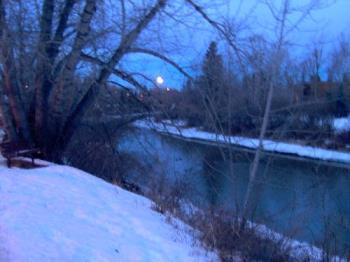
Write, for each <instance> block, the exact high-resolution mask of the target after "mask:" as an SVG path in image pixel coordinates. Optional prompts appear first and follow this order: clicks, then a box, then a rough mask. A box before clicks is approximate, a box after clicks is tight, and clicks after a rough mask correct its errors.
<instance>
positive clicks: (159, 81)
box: [156, 76, 164, 85]
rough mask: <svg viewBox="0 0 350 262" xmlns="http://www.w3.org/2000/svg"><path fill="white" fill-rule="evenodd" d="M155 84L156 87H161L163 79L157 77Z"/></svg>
mask: <svg viewBox="0 0 350 262" xmlns="http://www.w3.org/2000/svg"><path fill="white" fill-rule="evenodd" d="M156 82H157V84H158V85H162V84H163V83H164V78H163V77H161V76H157V78H156Z"/></svg>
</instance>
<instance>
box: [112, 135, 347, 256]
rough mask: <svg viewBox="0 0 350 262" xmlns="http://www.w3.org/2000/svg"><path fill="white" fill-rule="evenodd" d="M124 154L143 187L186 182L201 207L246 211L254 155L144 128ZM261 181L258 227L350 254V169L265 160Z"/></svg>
mask: <svg viewBox="0 0 350 262" xmlns="http://www.w3.org/2000/svg"><path fill="white" fill-rule="evenodd" d="M119 150H120V151H123V152H127V153H129V154H131V155H132V156H134V157H136V158H137V160H138V161H139V162H140V163H141V168H139V170H138V171H137V170H136V168H135V170H133V169H131V170H130V176H131V177H132V180H133V181H134V182H136V183H138V184H139V185H147V184H150V181H151V182H152V183H154V182H157V181H161V180H162V179H163V180H164V179H165V180H166V181H167V183H174V184H175V183H178V182H181V183H183V184H184V185H185V186H186V188H188V189H189V190H188V192H187V194H186V197H187V198H188V199H189V200H190V201H192V202H194V203H195V204H196V205H198V206H200V207H207V206H210V205H214V206H216V207H220V208H224V209H228V210H233V211H237V210H239V207H240V206H241V203H242V199H243V196H244V193H245V191H246V188H247V183H248V176H249V166H250V162H251V160H252V158H253V155H252V154H249V153H246V152H239V151H234V152H231V153H230V152H228V151H227V150H224V151H223V149H221V148H218V147H215V146H206V145H202V144H198V143H194V142H186V141H183V140H180V139H177V138H171V137H168V136H164V135H160V134H157V133H155V132H153V131H149V130H140V129H136V130H135V131H134V132H132V133H128V135H126V136H124V138H123V139H122V141H121V143H120V144H119ZM140 169H141V170H140ZM142 170H144V171H146V170H147V172H141V171H142ZM257 180H258V182H257V186H256V187H255V189H256V190H255V194H254V196H253V201H252V203H253V204H254V212H253V215H252V217H251V219H252V220H253V221H254V222H257V223H262V224H265V225H267V226H268V227H270V228H271V229H273V230H275V231H277V232H280V233H283V234H285V235H287V236H291V237H293V238H295V239H298V240H302V241H307V242H309V243H311V244H314V245H316V246H319V247H324V246H323V244H324V243H325V242H327V243H328V244H329V243H332V246H333V248H336V249H337V250H336V251H337V253H341V254H344V253H345V252H346V251H348V250H350V169H346V168H337V167H330V166H327V165H322V164H317V163H311V162H310V163H309V162H303V161H296V160H287V159H283V158H279V157H267V156H265V157H263V158H262V160H261V162H260V169H259V173H258V176H257Z"/></svg>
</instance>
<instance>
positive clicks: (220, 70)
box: [199, 42, 224, 126]
mask: <svg viewBox="0 0 350 262" xmlns="http://www.w3.org/2000/svg"><path fill="white" fill-rule="evenodd" d="M202 73H203V75H202V77H201V79H200V81H199V82H200V88H201V89H202V95H203V98H204V99H203V101H204V106H205V110H206V112H208V114H207V117H206V118H207V119H206V120H207V123H205V124H206V125H209V126H213V124H214V126H217V124H218V123H217V121H218V120H219V118H220V104H221V102H220V100H221V98H220V96H221V89H222V87H223V84H224V83H223V82H224V80H223V79H224V67H223V62H222V57H221V55H219V53H218V48H217V43H216V42H211V43H210V45H209V48H208V50H207V53H206V55H205V59H204V61H203V67H202Z"/></svg>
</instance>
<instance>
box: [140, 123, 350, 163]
mask: <svg viewBox="0 0 350 262" xmlns="http://www.w3.org/2000/svg"><path fill="white" fill-rule="evenodd" d="M134 125H135V126H137V127H140V128H147V129H153V130H156V131H158V132H161V133H166V134H170V135H173V136H181V137H183V138H188V139H194V140H196V139H197V140H202V141H210V142H219V143H222V144H224V143H227V144H232V145H236V146H241V147H245V148H250V149H255V148H257V147H258V145H259V140H258V139H255V138H249V137H242V136H225V135H219V134H215V133H209V132H206V131H202V130H199V129H197V128H184V127H182V126H177V125H171V124H170V123H169V122H160V123H156V122H154V121H152V120H138V121H136V122H134ZM263 147H264V150H265V151H268V152H277V153H282V154H291V155H297V156H299V157H305V158H312V159H317V160H325V161H332V162H341V163H349V164H350V153H346V152H340V151H335V150H328V149H322V148H318V147H311V146H303V145H298V144H292V143H284V142H278V141H273V140H268V139H265V140H264V142H263Z"/></svg>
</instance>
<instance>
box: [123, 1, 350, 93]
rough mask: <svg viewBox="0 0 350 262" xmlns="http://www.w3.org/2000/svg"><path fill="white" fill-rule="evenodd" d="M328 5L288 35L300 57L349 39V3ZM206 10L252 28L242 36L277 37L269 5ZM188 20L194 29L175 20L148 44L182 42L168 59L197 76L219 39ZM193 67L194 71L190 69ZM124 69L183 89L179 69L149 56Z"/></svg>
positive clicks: (130, 60) (130, 61)
mask: <svg viewBox="0 0 350 262" xmlns="http://www.w3.org/2000/svg"><path fill="white" fill-rule="evenodd" d="M218 1H219V0H218ZM202 2H204V1H202ZM214 2H215V1H212V2H210V3H214ZM221 2H222V1H221ZM272 2H273V3H274V4H276V5H278V3H280V2H281V1H280V0H274V1H272ZM291 2H292V3H296V4H297V5H298V6H299V5H305V4H306V3H307V2H310V1H309V0H291ZM328 3H329V5H328V6H327V7H324V8H320V9H317V10H314V11H313V12H312V13H311V16H310V17H309V18H308V19H307V20H305V21H304V22H303V23H301V24H300V26H299V28H298V30H296V31H294V32H293V33H292V34H291V35H290V36H289V40H290V42H291V43H293V44H294V46H293V48H294V49H295V51H296V53H298V54H299V55H302V54H303V53H307V52H310V51H311V49H312V48H313V47H314V46H320V45H322V46H323V48H324V50H326V51H327V50H330V48H331V46H332V45H333V44H334V42H335V41H336V40H337V38H338V37H339V36H340V34H342V33H343V34H344V36H345V37H346V38H347V39H349V40H350V38H349V36H350V32H349V27H350V14H349V10H350V0H337V1H331V0H328ZM211 6H212V5H211ZM187 8H188V7H187ZM207 11H208V13H209V14H210V15H211V16H212V17H214V18H216V19H222V18H228V19H231V20H232V19H233V17H234V21H236V23H238V24H242V27H244V28H245V27H247V28H249V29H244V30H247V32H246V33H243V34H249V33H251V32H252V31H255V32H259V33H262V34H264V35H269V36H270V37H271V38H272V39H273V37H274V36H273V33H272V32H273V25H274V24H275V23H274V21H273V19H272V18H271V17H272V16H271V13H270V12H269V11H268V9H267V8H266V6H264V5H262V4H261V3H259V0H242V1H237V0H231V1H227V2H226V4H220V5H217V6H216V7H215V8H210V9H208V10H207ZM183 12H186V11H183ZM186 17H187V18H186V19H188V24H189V25H191V26H192V27H186V26H180V25H176V23H174V22H173V21H169V22H168V23H167V25H162V27H161V28H158V29H157V28H156V27H154V28H153V30H154V32H155V36H154V39H153V40H149V39H152V37H149V39H148V42H152V41H154V40H156V42H157V43H158V40H159V39H160V41H161V43H160V44H157V46H155V48H160V47H164V46H166V47H165V49H167V47H168V46H176V45H177V44H178V45H180V41H181V47H179V48H173V49H172V50H171V51H167V52H166V53H169V56H170V57H173V58H174V60H175V61H177V62H178V63H179V64H181V65H182V66H184V67H185V68H186V69H187V70H188V72H190V73H192V74H196V73H198V71H199V70H200V64H201V62H202V60H203V56H204V53H205V51H206V48H207V46H208V44H209V43H210V41H212V40H218V39H219V38H218V36H217V34H215V30H213V29H212V28H211V27H210V26H209V25H208V24H206V23H205V22H204V21H203V20H201V18H200V17H199V16H198V15H196V14H194V13H190V15H189V16H186ZM293 19H297V18H296V16H292V17H291V20H293ZM167 26H168V27H167ZM195 28H196V29H195ZM175 35H176V36H178V35H181V39H180V40H179V39H177V38H176V37H175ZM169 39H170V40H169ZM162 41H164V42H162ZM349 42H350V41H349ZM221 46H223V44H222V45H221ZM193 65H194V66H195V68H191V66H193ZM121 66H122V67H123V68H126V69H128V70H130V71H139V72H142V73H144V74H145V75H147V76H148V77H149V78H150V79H156V77H157V76H162V77H163V78H164V80H165V82H164V84H163V85H164V87H174V88H180V87H181V86H182V84H183V82H184V77H183V76H182V75H181V74H179V73H178V72H177V70H175V69H174V68H172V67H171V66H169V65H167V64H166V63H164V62H162V61H160V60H158V59H153V58H149V57H147V56H140V55H137V56H135V55H134V56H129V57H128V58H127V59H125V61H124V62H123V63H122V64H121Z"/></svg>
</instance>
